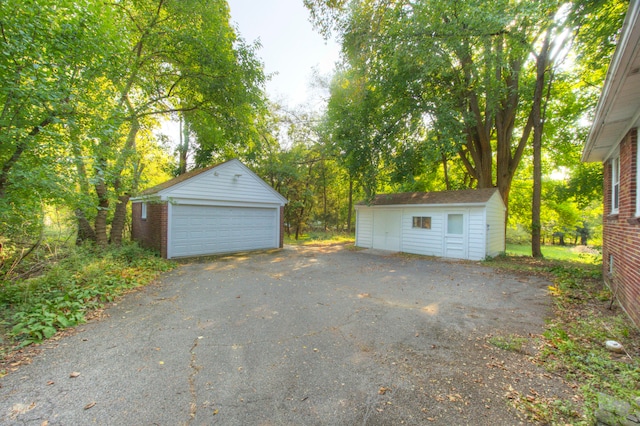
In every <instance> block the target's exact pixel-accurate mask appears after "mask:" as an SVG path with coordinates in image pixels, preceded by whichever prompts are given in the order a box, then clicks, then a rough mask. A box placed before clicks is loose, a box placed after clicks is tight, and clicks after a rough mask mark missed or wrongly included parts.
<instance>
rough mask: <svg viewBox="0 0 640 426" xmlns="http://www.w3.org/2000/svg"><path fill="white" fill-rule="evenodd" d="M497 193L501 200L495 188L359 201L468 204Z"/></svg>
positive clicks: (385, 203)
mask: <svg viewBox="0 0 640 426" xmlns="http://www.w3.org/2000/svg"><path fill="white" fill-rule="evenodd" d="M494 195H497V196H498V198H500V200H501V201H502V198H501V197H500V195H499V193H498V189H497V188H483V189H463V190H459V191H441V192H401V193H396V194H378V195H376V196H375V198H374V199H373V200H372V201H370V202H368V203H367V202H366V201H361V202H359V203H358V205H360V206H363V205H364V206H366V205H369V206H392V205H407V204H413V205H415V204H420V205H431V206H433V205H468V204H475V205H479V204H486V203H487V202H488V201H489V200H490V199H491V197H493V196H494Z"/></svg>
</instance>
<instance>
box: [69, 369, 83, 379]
mask: <svg viewBox="0 0 640 426" xmlns="http://www.w3.org/2000/svg"><path fill="white" fill-rule="evenodd" d="M79 375H80V373H78V372H77V371H73V372H72V373H71V374H69V377H70V378H72V379H75V378H76V377H78V376H79Z"/></svg>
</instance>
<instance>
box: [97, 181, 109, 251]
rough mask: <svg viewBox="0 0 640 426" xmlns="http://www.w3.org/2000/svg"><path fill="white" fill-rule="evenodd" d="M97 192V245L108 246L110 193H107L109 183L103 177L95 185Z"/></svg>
mask: <svg viewBox="0 0 640 426" xmlns="http://www.w3.org/2000/svg"><path fill="white" fill-rule="evenodd" d="M95 189H96V194H97V195H98V212H97V214H96V220H95V223H94V229H95V233H96V245H97V246H98V247H106V246H107V244H108V242H109V240H108V239H107V213H108V212H109V194H108V193H107V185H106V184H105V182H104V179H103V178H101V179H100V181H99V182H98V183H96V185H95Z"/></svg>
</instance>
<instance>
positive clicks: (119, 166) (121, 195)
mask: <svg viewBox="0 0 640 426" xmlns="http://www.w3.org/2000/svg"><path fill="white" fill-rule="evenodd" d="M129 109H130V111H132V113H133V108H132V107H131V105H129ZM138 131H140V122H139V121H138V119H137V117H135V116H133V117H132V119H131V127H130V128H129V134H128V135H127V141H126V143H125V145H124V147H123V149H122V151H121V152H120V156H119V157H118V161H117V162H116V165H115V170H114V174H115V176H116V179H115V181H114V183H113V191H114V193H115V194H116V195H117V197H118V202H117V204H116V207H115V210H114V213H113V221H112V222H111V232H110V234H109V241H110V242H111V244H114V245H120V244H122V234H123V231H124V225H125V223H126V222H127V204H128V203H129V198H131V191H132V190H135V188H136V187H137V185H138V181H139V179H140V173H141V172H142V168H140V167H136V166H134V171H133V174H134V176H133V182H132V184H131V187H130V188H124V190H123V188H122V172H123V171H124V169H125V167H126V166H127V163H129V160H130V159H131V157H132V156H133V155H134V154H135V151H136V137H137V136H138Z"/></svg>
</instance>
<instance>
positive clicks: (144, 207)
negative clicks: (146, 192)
mask: <svg viewBox="0 0 640 426" xmlns="http://www.w3.org/2000/svg"><path fill="white" fill-rule="evenodd" d="M140 210H141V212H140V218H141V219H142V220H147V203H142V208H141V209H140Z"/></svg>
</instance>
